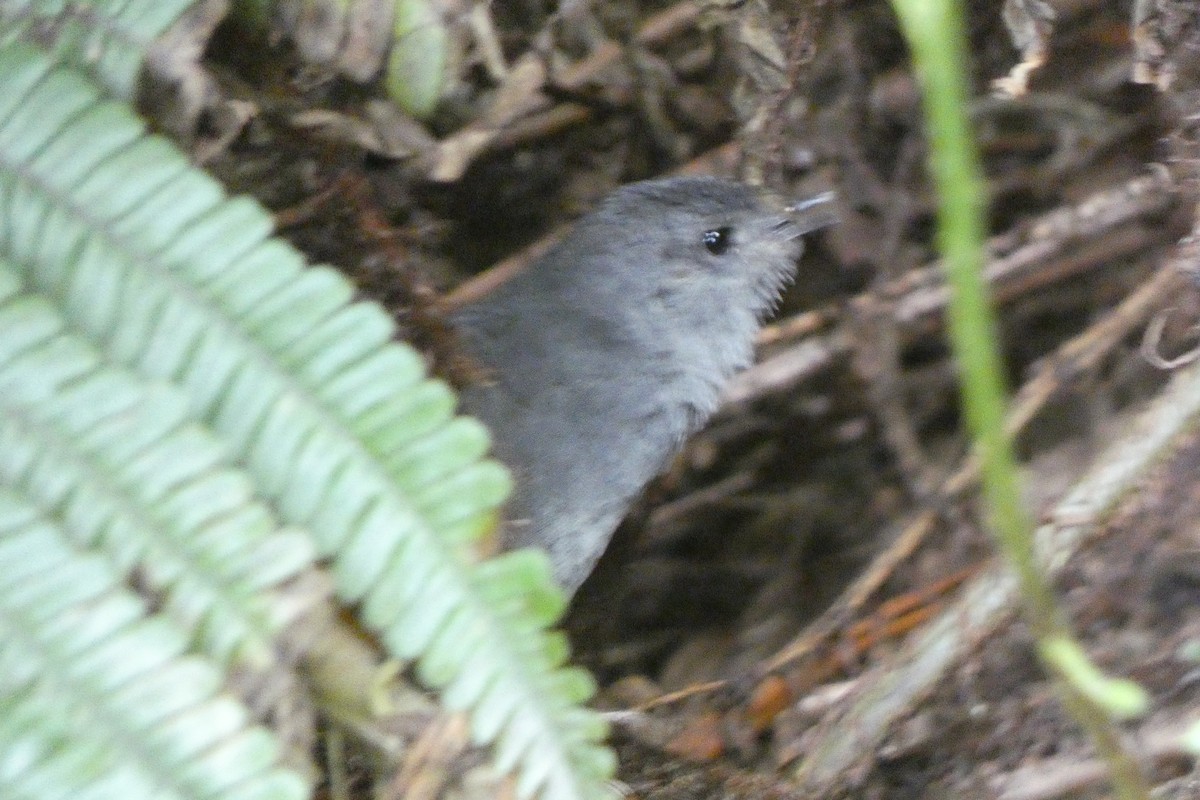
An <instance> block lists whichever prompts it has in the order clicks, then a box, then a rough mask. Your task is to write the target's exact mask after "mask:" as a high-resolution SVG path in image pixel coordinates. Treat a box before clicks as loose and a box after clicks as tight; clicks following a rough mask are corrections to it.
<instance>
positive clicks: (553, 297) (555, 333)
mask: <svg viewBox="0 0 1200 800" xmlns="http://www.w3.org/2000/svg"><path fill="white" fill-rule="evenodd" d="M823 201H824V198H822V199H820V200H818V201H815V202H816V203H820V202H823ZM821 224H822V223H820V222H817V223H813V224H808V225H806V226H803V227H802V226H801V225H798V224H797V223H796V222H795V221H794V220H793V219H791V218H789V216H787V215H786V214H785V213H783V212H782V211H780V210H778V209H772V208H771V207H770V206H769V205H768V204H767V203H766V202H765V201H764V200H763V198H762V197H760V195H759V193H758V192H756V191H755V190H754V189H752V188H750V187H748V186H746V185H744V184H740V183H736V182H733V181H727V180H720V179H717V178H711V177H684V178H668V179H664V180H654V181H646V182H643V183H635V184H631V185H628V186H625V187H623V188H621V189H619V190H617V191H616V192H614V193H613V194H611V195H610V196H609V197H608V198H606V199H605V200H604V201H603V202H602V203H601V204H600V206H599V207H598V208H596V209H595V210H594V211H593V212H591V213H590V214H588V215H587V216H585V217H583V218H582V219H581V220H579V222H578V223H577V224H576V225H575V227H574V228H573V229H572V230H571V232H570V233H569V234H568V235H567V237H566V238H565V239H563V240H562V241H560V242H559V243H558V244H556V245H555V246H554V247H553V248H552V249H550V250H549V251H548V252H547V253H545V255H543V256H542V257H541V258H539V259H538V260H537V261H536V262H535V263H533V264H531V265H530V266H529V267H528V268H527V269H526V270H525V271H524V272H522V273H520V274H519V275H517V276H516V277H514V278H513V279H511V280H509V281H508V282H507V283H505V284H503V285H502V286H500V287H499V288H498V289H496V290H495V291H493V292H492V293H490V294H489V295H487V296H485V297H484V298H482V299H481V300H479V301H477V302H476V303H475V304H473V305H469V306H466V307H465V308H463V309H461V310H460V311H458V312H457V313H456V314H455V315H454V317H453V319H452V321H453V322H454V323H455V325H456V326H457V327H458V328H459V330H460V332H461V335H462V338H463V342H464V345H465V347H466V350H467V352H468V354H469V355H470V356H471V357H472V358H473V359H474V360H475V361H477V362H478V365H479V366H480V367H481V369H482V372H483V374H484V375H485V376H486V377H485V378H484V379H483V380H481V381H479V382H477V383H475V384H474V385H472V386H469V387H468V388H467V389H466V390H465V392H464V394H463V401H464V404H465V408H466V410H467V411H468V412H469V413H471V414H473V415H475V416H476V417H478V418H479V419H481V420H482V421H483V422H484V423H485V424H486V425H487V426H488V427H489V428H490V429H491V431H492V433H493V436H494V438H495V453H496V455H497V456H498V457H499V458H500V459H501V460H502V461H504V462H505V463H507V464H508V465H509V466H510V467H511V468H512V470H513V474H514V476H515V480H516V489H515V492H514V496H513V498H512V500H511V502H510V504H509V507H508V510H507V514H506V518H507V523H506V526H505V529H504V534H503V536H504V544H505V546H506V547H509V548H511V547H524V546H534V547H540V548H542V549H543V550H545V551H546V552H547V553H548V554H549V556H550V560H551V562H552V564H553V567H554V576H555V579H556V580H557V581H558V583H559V584H560V585H561V586H562V587H563V588H564V589H565V590H566V591H567V592H568V593H569V594H571V593H574V591H575V590H576V589H577V588H578V587H579V584H581V583H582V582H583V580H584V578H586V577H587V576H588V574H589V573H590V572H591V570H592V568H593V566H594V565H595V563H596V560H597V559H598V558H599V557H600V555H601V554H602V553H603V552H604V548H605V547H606V546H607V544H608V541H609V539H610V538H611V537H612V534H613V531H614V530H615V529H616V527H617V525H618V524H619V523H620V521H621V519H622V518H623V517H624V516H625V514H626V512H628V510H629V508H630V506H631V505H632V504H633V502H634V501H635V500H636V499H637V497H638V495H639V493H640V492H641V491H642V489H643V488H644V487H645V486H646V484H647V483H648V482H649V481H650V480H651V479H652V478H654V477H655V476H656V475H658V474H659V473H660V472H661V471H662V470H663V469H664V468H665V467H666V466H667V465H668V463H669V462H670V460H671V459H672V458H673V457H674V456H675V455H676V454H677V453H678V452H679V450H680V448H681V447H682V445H683V443H684V441H685V439H686V438H687V437H688V436H689V435H690V434H692V433H693V432H695V431H696V429H697V428H699V427H700V426H701V425H703V424H704V422H705V421H706V420H707V419H708V418H709V416H710V415H711V414H712V413H713V411H715V410H716V408H717V401H718V397H719V396H720V394H721V391H722V389H723V387H724V386H725V384H726V383H727V382H728V381H729V379H730V378H731V377H732V376H733V375H734V374H735V373H737V372H738V371H739V370H741V369H744V368H745V367H747V366H748V365H749V364H750V362H751V360H752V358H753V355H754V336H755V334H756V332H757V331H758V329H759V327H760V325H761V323H762V320H763V318H764V317H765V316H766V315H767V314H768V313H769V312H770V311H771V310H772V309H773V307H774V305H775V303H776V302H777V300H778V298H779V295H780V292H781V291H782V289H783V288H784V286H785V285H786V284H787V283H788V282H789V281H790V279H791V277H792V275H793V272H794V270H795V266H796V261H797V259H798V258H799V257H800V253H801V251H802V249H803V246H802V243H801V241H800V236H801V235H802V234H804V233H807V232H808V231H810V230H813V229H815V228H816V227H820V226H821Z"/></svg>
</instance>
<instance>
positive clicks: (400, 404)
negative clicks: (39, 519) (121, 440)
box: [0, 43, 613, 800]
mask: <svg viewBox="0 0 1200 800" xmlns="http://www.w3.org/2000/svg"><path fill="white" fill-rule="evenodd" d="M0 74H4V75H6V76H10V78H9V85H8V87H7V89H6V91H5V92H4V93H3V96H0V257H3V258H4V259H6V260H7V261H8V262H9V263H10V265H11V267H12V269H13V270H14V272H15V275H16V277H17V279H18V280H19V281H20V282H21V287H22V288H21V291H22V292H23V293H24V294H25V295H28V296H31V297H33V296H36V298H37V299H39V300H42V301H45V302H46V303H48V304H49V305H50V306H52V307H53V308H54V310H55V312H56V313H57V314H58V315H59V316H60V318H61V319H62V320H63V321H64V324H65V325H66V326H67V330H66V333H67V334H69V338H71V339H72V340H75V341H78V340H83V341H86V342H87V343H88V346H89V347H90V348H92V352H93V353H94V354H95V358H97V359H99V360H100V361H101V362H103V364H105V365H107V366H109V367H118V366H119V367H123V368H128V369H129V370H131V371H132V372H133V373H134V374H136V375H137V376H139V379H140V380H143V381H155V380H163V381H167V382H169V383H171V384H173V385H174V386H175V387H177V389H178V390H179V391H180V392H181V393H182V394H183V396H185V397H186V398H187V403H188V414H189V415H190V417H191V418H192V419H193V420H195V421H197V422H199V423H202V424H204V425H205V426H208V427H209V428H210V429H211V432H212V435H214V436H215V437H216V438H217V439H219V440H220V441H221V442H222V444H223V445H224V446H225V447H227V448H229V450H230V452H231V454H232V456H233V457H234V458H236V459H237V461H238V463H239V464H240V465H241V466H242V467H244V468H245V470H246V471H247V473H248V474H249V475H250V476H251V478H252V479H253V482H254V487H255V491H256V492H257V493H258V494H259V495H260V496H262V497H264V498H267V499H268V500H269V501H270V503H271V504H272V506H273V508H274V509H275V511H276V513H277V514H278V515H279V517H280V518H281V519H282V520H283V521H285V522H286V523H288V524H293V525H299V526H304V527H306V528H308V529H309V530H311V531H312V533H313V535H314V536H315V537H316V540H317V544H318V548H319V551H320V552H321V553H322V554H323V555H326V556H328V557H330V558H331V559H332V570H333V573H334V576H335V580H336V582H337V588H338V591H339V594H340V595H341V596H342V597H343V598H344V599H346V600H348V601H360V600H361V601H362V602H363V609H364V611H363V613H364V617H365V619H366V620H367V622H368V623H369V624H371V625H373V626H375V627H376V628H377V629H378V630H380V632H381V635H382V638H383V640H384V641H385V642H386V643H387V644H388V646H389V647H390V648H391V649H392V651H393V652H394V653H396V654H397V655H399V656H401V657H406V658H416V659H417V660H418V665H419V668H420V672H421V674H422V675H423V676H424V677H425V679H426V680H428V681H429V682H430V683H431V684H432V685H434V686H437V687H439V688H443V689H444V690H445V695H444V696H445V698H446V700H447V702H448V704H451V705H452V706H453V707H456V708H469V709H470V710H471V713H472V720H473V730H474V732H475V734H476V736H477V738H478V739H479V740H480V741H481V742H487V741H495V742H496V743H497V746H498V749H497V753H498V757H499V759H500V760H501V762H502V764H503V766H504V767H505V768H509V767H514V768H516V769H517V770H518V772H519V781H518V785H519V787H520V790H521V795H522V796H524V797H528V796H532V795H533V794H535V793H539V794H541V796H544V797H553V798H565V799H568V800H569V799H570V798H577V797H578V798H584V797H597V796H601V795H604V794H606V790H605V789H604V785H603V781H604V779H605V778H606V777H607V776H608V775H609V774H610V773H611V771H612V768H613V761H612V756H611V754H610V753H609V752H608V751H607V750H606V749H604V748H603V747H602V746H600V745H599V744H598V741H599V739H600V738H602V736H603V726H602V725H601V724H600V723H599V718H598V717H597V716H596V715H594V714H592V713H591V712H587V711H586V710H584V709H583V708H582V707H581V706H580V703H581V702H582V701H583V700H584V699H586V697H587V696H588V695H589V694H590V692H591V683H590V680H589V679H588V678H587V676H586V674H585V673H583V672H581V671H578V670H574V669H569V668H564V667H563V664H564V662H565V658H566V647H565V645H564V643H563V641H562V639H561V637H559V636H557V635H547V634H546V633H545V631H544V628H545V626H546V625H547V624H548V622H549V621H550V620H551V619H553V618H554V617H556V616H557V614H558V613H559V612H560V611H561V606H562V599H561V597H560V596H559V595H558V593H557V592H556V591H555V590H553V589H552V588H551V585H550V579H549V570H548V567H547V564H546V562H545V559H544V557H543V556H542V555H541V554H534V553H513V554H508V555H505V556H501V557H499V558H497V559H495V560H493V561H491V562H489V563H487V564H485V565H482V566H480V565H477V564H476V563H475V560H476V559H475V556H474V553H473V550H474V547H475V543H476V542H477V540H478V539H479V537H480V536H482V535H484V534H485V533H486V532H487V531H488V530H489V529H490V527H491V526H492V525H493V520H494V517H495V509H496V507H497V506H498V505H499V503H500V502H502V500H503V498H504V496H505V495H506V493H507V490H508V478H507V474H506V473H505V472H504V470H503V469H502V468H500V467H499V465H497V464H495V463H494V462H490V461H480V460H479V459H480V456H481V454H482V453H483V452H484V451H485V450H486V446H487V434H486V432H485V430H484V429H483V427H482V426H481V425H480V424H478V423H477V422H474V421H471V420H466V419H461V418H455V417H454V416H453V410H454V398H453V394H452V393H451V392H450V391H449V390H448V389H446V388H445V387H444V386H443V385H441V384H440V383H437V382H432V381H429V380H428V379H426V378H425V377H424V370H423V366H422V364H421V361H420V358H419V357H418V356H417V355H416V354H415V353H414V352H413V351H412V350H411V349H410V348H407V347H403V346H400V345H396V344H393V343H391V338H392V336H393V333H394V331H393V326H392V323H391V321H390V319H389V318H388V317H387V316H386V314H385V313H384V312H383V311H382V310H380V309H378V308H377V307H375V306H373V305H368V304H362V303H357V304H355V303H351V302H350V298H351V295H352V289H351V287H350V286H349V284H348V283H347V282H346V281H345V280H344V279H343V278H342V277H341V276H340V275H338V274H337V273H336V272H334V271H333V270H330V269H328V268H306V267H305V265H304V262H303V259H302V258H301V257H300V256H299V255H298V254H297V253H296V252H295V251H294V250H292V249H291V248H290V247H289V246H287V245H286V244H284V243H282V242H280V241H278V240H275V239H271V238H268V237H269V233H270V220H269V217H268V216H267V215H266V214H265V213H264V212H263V211H262V210H261V209H260V208H259V207H258V206H257V205H256V204H254V203H253V202H251V201H248V200H242V199H234V200H229V199H227V198H226V197H225V195H224V192H223V191H222V190H221V188H220V187H219V185H217V184H216V183H215V182H214V181H213V180H211V179H210V178H208V177H207V176H205V175H204V174H203V173H200V172H198V171H196V170H193V169H192V168H191V167H190V166H189V165H188V164H187V162H186V160H185V159H184V157H183V156H182V155H181V154H179V153H178V152H177V151H175V149H174V148H173V147H171V146H170V145H169V144H168V143H166V142H164V141H163V140H161V139H158V138H156V137H150V136H146V135H145V134H144V132H143V130H142V128H141V126H140V123H138V122H137V120H136V119H135V118H134V117H133V116H132V114H131V113H129V112H128V110H127V109H125V108H124V107H122V106H120V105H117V104H114V103H111V102H108V101H105V100H104V99H103V98H102V97H101V95H100V92H99V91H98V90H96V89H95V88H94V87H92V86H91V85H90V84H88V82H87V81H85V80H83V79H81V78H80V77H79V76H77V75H76V74H74V73H70V72H67V71H63V70H60V69H55V68H54V67H53V66H52V65H51V63H50V62H49V60H48V59H47V58H46V57H45V56H44V55H41V54H39V53H37V52H35V51H33V50H32V49H31V48H29V47H27V46H25V45H23V44H19V43H18V44H13V45H9V46H6V47H3V48H0ZM64 160H65V161H66V162H67V164H68V165H67V166H64V163H63V162H64ZM3 347H4V345H2V344H0V349H3ZM39 366H40V367H43V368H45V369H51V367H49V366H48V362H39ZM433 453H436V454H437V458H436V460H430V459H429V456H430V454H433Z"/></svg>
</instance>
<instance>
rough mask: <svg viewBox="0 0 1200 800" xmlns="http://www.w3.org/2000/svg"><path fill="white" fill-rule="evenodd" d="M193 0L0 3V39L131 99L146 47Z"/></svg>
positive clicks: (9, 0) (5, 0) (28, 0)
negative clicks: (43, 53)
mask: <svg viewBox="0 0 1200 800" xmlns="http://www.w3.org/2000/svg"><path fill="white" fill-rule="evenodd" d="M193 3H194V0H90V2H89V1H88V0H0V41H7V40H11V39H13V38H15V37H16V36H17V35H18V34H21V35H24V36H26V37H27V38H29V39H30V40H31V41H36V42H38V43H39V44H41V45H42V46H43V47H45V48H46V49H47V50H48V51H50V52H51V53H52V54H53V55H54V56H55V60H57V61H61V62H63V63H66V64H70V65H72V66H75V67H77V68H79V69H81V70H84V71H85V72H87V73H89V74H90V75H92V76H93V77H94V78H95V79H96V80H97V81H98V82H99V83H100V84H101V85H102V86H104V87H105V88H106V89H107V90H108V92H109V93H110V94H112V95H114V96H115V97H120V98H124V99H126V100H131V99H132V98H133V95H134V91H135V89H136V87H137V78H138V71H139V70H140V69H141V66H142V62H143V61H144V60H145V58H146V52H147V51H148V50H149V48H150V45H151V44H152V43H153V42H154V40H155V39H157V38H158V37H159V36H161V35H162V34H163V32H164V31H166V30H167V28H169V27H170V26H171V23H173V22H174V21H175V20H177V19H178V18H179V17H180V15H182V14H183V12H184V11H186V10H187V8H188V7H189V6H191V5H193Z"/></svg>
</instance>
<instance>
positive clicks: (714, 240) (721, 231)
mask: <svg viewBox="0 0 1200 800" xmlns="http://www.w3.org/2000/svg"><path fill="white" fill-rule="evenodd" d="M702 239H703V241H704V247H705V249H707V250H708V252H710V253H712V254H713V255H714V256H723V255H725V253H727V252H729V247H730V245H732V244H733V229H732V228H714V229H713V230H711V231H705V232H704V236H703V237H702Z"/></svg>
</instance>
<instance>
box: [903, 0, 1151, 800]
mask: <svg viewBox="0 0 1200 800" xmlns="http://www.w3.org/2000/svg"><path fill="white" fill-rule="evenodd" d="M893 7H894V8H895V10H896V13H897V15H898V17H899V18H900V22H901V26H902V28H903V30H904V32H905V35H906V37H907V39H908V42H909V45H910V47H911V48H912V53H913V59H914V63H915V66H916V69H917V72H918V75H919V76H920V79H921V82H922V88H923V93H924V108H925V118H926V122H927V128H928V135H929V146H930V166H931V170H932V172H933V177H934V181H935V183H936V186H937V190H938V194H939V204H938V244H939V247H940V249H941V251H942V254H943V256H944V259H945V264H946V270H947V280H948V282H949V284H950V288H951V294H952V296H951V301H950V304H949V312H948V313H949V322H948V327H949V332H950V338H951V343H952V345H953V347H954V351H955V355H956V358H957V363H958V368H959V371H960V380H961V384H962V395H963V407H964V413H965V415H966V421H967V425H968V427H969V429H970V431H971V434H972V436H973V437H974V440H975V446H976V448H977V451H978V454H979V459H980V464H981V467H982V476H983V477H982V480H983V492H984V497H985V500H986V504H987V509H988V514H989V516H990V522H991V526H990V527H991V529H992V530H993V531H994V535H995V537H996V540H997V543H998V546H999V547H1000V549H1001V551H1002V552H1003V553H1004V555H1005V557H1006V558H1007V559H1008V561H1009V563H1010V564H1011V566H1012V568H1013V570H1014V571H1015V573H1016V575H1017V579H1018V581H1019V583H1020V589H1021V594H1022V596H1023V598H1024V603H1025V606H1026V614H1027V617H1028V620H1029V624H1030V627H1031V628H1032V630H1033V632H1034V634H1035V636H1036V637H1037V639H1038V641H1039V645H1041V644H1042V643H1045V642H1048V641H1051V640H1053V641H1057V642H1062V641H1064V640H1068V641H1069V640H1070V638H1071V637H1070V634H1069V630H1068V627H1067V625H1066V623H1065V621H1064V619H1063V616H1062V613H1061V611H1060V610H1059V608H1058V605H1057V603H1056V602H1055V599H1054V594H1053V592H1052V591H1051V588H1050V585H1049V583H1048V582H1047V580H1046V578H1045V575H1044V574H1043V572H1042V570H1041V569H1040V568H1039V566H1038V563H1037V557H1036V554H1035V552H1034V546H1033V541H1034V539H1033V529H1034V527H1033V522H1032V519H1031V518H1030V516H1029V514H1028V512H1027V511H1026V509H1025V507H1024V505H1023V503H1022V502H1021V492H1020V485H1019V481H1018V473H1017V463H1016V458H1015V456H1014V453H1013V447H1012V442H1011V441H1010V439H1009V436H1008V435H1007V433H1006V432H1005V428H1004V417H1005V387H1004V381H1003V378H1002V377H1001V376H1002V370H1001V359H1000V354H999V350H998V347H997V345H996V342H997V341H998V337H997V335H996V322H995V317H994V314H993V311H992V308H991V305H990V303H989V298H988V294H987V289H986V286H985V284H984V282H983V277H982V276H983V266H984V255H983V253H984V249H983V243H984V219H983V206H984V200H983V198H984V191H983V179H982V176H981V169H980V166H979V156H978V153H977V151H976V147H975V141H974V137H973V135H972V132H971V129H970V125H969V122H968V119H967V108H968V105H969V92H968V87H967V76H966V65H967V63H968V58H967V39H966V34H965V26H964V23H963V17H962V9H961V7H960V4H959V3H958V2H956V0H893ZM1039 652H1041V647H1040V646H1039ZM1042 660H1043V663H1044V664H1045V665H1046V666H1047V668H1048V670H1049V671H1050V672H1051V674H1052V675H1054V676H1055V677H1056V678H1057V683H1058V685H1059V688H1060V692H1061V694H1062V697H1063V702H1064V704H1065V706H1066V707H1067V709H1068V711H1069V712H1070V713H1071V714H1072V715H1073V716H1074V717H1075V719H1076V721H1077V722H1078V723H1079V724H1080V725H1081V726H1082V727H1083V728H1084V729H1085V730H1086V731H1087V733H1088V734H1089V735H1090V736H1091V738H1092V740H1093V742H1094V744H1095V746H1096V748H1097V751H1098V752H1099V753H1100V755H1101V756H1102V757H1103V758H1105V759H1106V760H1107V762H1108V765H1109V769H1110V774H1111V778H1112V782H1113V787H1114V790H1115V792H1116V795H1117V796H1118V797H1120V798H1127V799H1128V800H1140V799H1141V798H1146V797H1148V793H1147V788H1146V783H1145V779H1144V778H1143V776H1142V775H1141V772H1140V770H1139V768H1138V766H1137V764H1136V762H1135V761H1134V759H1133V758H1132V757H1130V755H1129V754H1128V753H1126V752H1125V750H1124V749H1123V747H1122V745H1121V742H1120V737H1119V734H1118V732H1117V731H1116V730H1115V728H1114V726H1113V723H1112V718H1111V716H1110V713H1109V712H1108V710H1107V709H1106V708H1105V707H1104V706H1103V705H1101V704H1100V703H1099V702H1097V701H1096V700H1095V699H1094V698H1092V697H1090V696H1088V695H1086V694H1084V693H1083V692H1081V691H1079V690H1078V689H1077V688H1076V686H1075V685H1074V684H1073V683H1072V681H1071V679H1070V674H1069V672H1068V671H1067V670H1064V669H1063V668H1062V665H1063V661H1062V660H1052V659H1047V658H1044V657H1043V659H1042Z"/></svg>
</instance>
